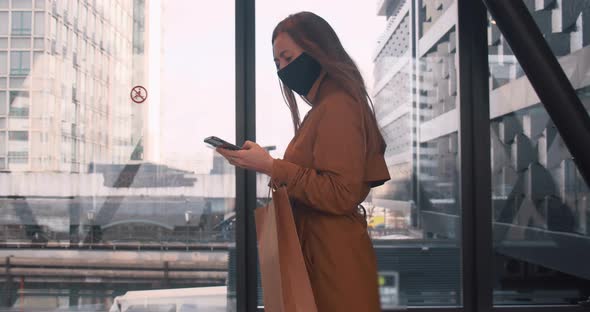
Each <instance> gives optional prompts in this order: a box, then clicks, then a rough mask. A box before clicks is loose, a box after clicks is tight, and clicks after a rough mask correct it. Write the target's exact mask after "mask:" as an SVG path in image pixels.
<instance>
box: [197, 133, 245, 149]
mask: <svg viewBox="0 0 590 312" xmlns="http://www.w3.org/2000/svg"><path fill="white" fill-rule="evenodd" d="M205 143H207V144H209V145H211V146H213V147H220V148H225V149H228V150H232V151H239V150H241V149H242V148H240V147H238V146H236V145H233V144H231V143H228V142H226V141H224V140H222V139H220V138H218V137H216V136H210V137H208V138H206V139H205Z"/></svg>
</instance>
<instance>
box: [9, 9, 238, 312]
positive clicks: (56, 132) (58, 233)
mask: <svg viewBox="0 0 590 312" xmlns="http://www.w3.org/2000/svg"><path fill="white" fill-rule="evenodd" d="M9 3H10V4H11V5H10V6H9V5H8V4H9ZM8 17H11V19H9V18H8ZM33 18H34V19H33ZM210 28H214V29H215V30H216V31H215V37H213V35H212V34H211V32H210V31H209V29H210ZM187 29H193V30H194V31H191V32H187ZM9 31H10V36H9ZM234 40H235V39H234V11H233V2H232V1H219V3H210V4H208V10H206V11H204V10H202V7H201V5H200V4H199V3H197V2H194V3H193V2H192V1H178V2H168V1H155V0H154V1H145V0H132V1H124V0H111V1H106V0H98V1H81V0H73V1H45V0H35V1H24V0H19V1H14V0H13V1H4V0H0V43H4V44H0V212H1V214H0V247H1V248H0V266H1V269H2V270H3V271H4V272H6V274H5V275H3V281H2V283H3V284H2V285H3V287H2V290H1V291H0V310H4V309H7V310H11V311H17V310H18V311H53V310H60V311H74V310H75V311H117V312H121V311H156V310H158V311H159V309H164V310H166V309H167V310H166V311H168V310H170V309H173V310H174V311H176V310H178V311H202V310H207V311H234V310H235V290H234V288H233V285H231V284H230V282H229V281H230V280H232V279H235V270H232V265H231V264H230V263H232V262H231V261H230V255H231V254H232V253H233V250H235V243H234V227H233V223H234V219H235V214H234V206H235V194H234V192H235V187H234V183H235V182H234V181H235V178H234V170H233V168H232V167H230V166H228V165H227V164H226V163H224V162H222V161H221V159H220V157H218V156H216V155H214V152H213V150H212V149H209V148H207V147H206V146H205V145H204V144H203V143H202V138H204V137H207V136H210V135H219V136H221V137H223V138H224V139H228V140H232V139H233V136H234V133H235V128H234V119H235V118H234V113H233V112H234V110H235V105H234V101H235V94H234V85H235V78H234V72H235V68H234V60H235V56H234V53H235V52H234V51H235V49H234ZM212 43H214V44H212ZM135 86H142V87H144V88H145V89H146V90H147V94H145V93H144V94H142V97H143V98H142V101H139V100H138V99H137V98H133V99H132V98H131V96H130V95H131V94H132V90H133V87H135ZM134 100H135V101H134ZM211 115H214V116H215V115H219V116H223V118H219V119H218V120H214V119H211V118H210V117H205V116H211ZM220 120H222V121H223V123H221V122H220ZM230 271H231V272H233V273H232V274H233V275H234V276H233V277H230V276H229V275H230V273H229V272H230Z"/></svg>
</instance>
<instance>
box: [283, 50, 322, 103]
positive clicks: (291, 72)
mask: <svg viewBox="0 0 590 312" xmlns="http://www.w3.org/2000/svg"><path fill="white" fill-rule="evenodd" d="M321 69H322V66H321V65H320V63H318V61H316V60H315V59H314V58H313V57H311V56H310V55H309V54H307V53H305V52H303V53H301V55H299V56H298V57H297V58H296V59H294V60H293V61H291V63H289V64H288V65H287V66H285V67H284V68H283V69H281V70H279V71H278V72H277V73H278V74H279V78H281V80H282V81H283V83H284V84H285V85H286V86H287V87H289V88H290V89H291V90H293V91H295V92H297V93H298V94H299V95H302V96H306V95H307V94H308V93H309V90H310V89H311V87H312V86H313V83H314V82H315V81H316V79H317V78H318V76H319V75H320V71H321Z"/></svg>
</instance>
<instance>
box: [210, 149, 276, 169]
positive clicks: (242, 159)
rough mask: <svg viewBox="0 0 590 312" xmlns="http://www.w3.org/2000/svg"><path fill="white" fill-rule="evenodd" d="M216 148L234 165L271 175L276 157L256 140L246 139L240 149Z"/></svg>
mask: <svg viewBox="0 0 590 312" xmlns="http://www.w3.org/2000/svg"><path fill="white" fill-rule="evenodd" d="M215 150H216V151H217V152H218V153H219V154H221V156H223V157H225V159H227V161H229V163H230V164H232V165H234V166H237V167H240V168H245V169H250V170H255V171H257V172H260V173H264V174H267V175H269V176H270V175H271V172H272V164H273V161H274V158H272V156H270V154H269V153H268V151H267V150H265V149H264V148H262V147H261V146H260V145H258V144H256V143H254V142H251V141H246V143H244V145H243V146H242V149H241V150H239V151H232V150H228V149H223V148H216V149H215Z"/></svg>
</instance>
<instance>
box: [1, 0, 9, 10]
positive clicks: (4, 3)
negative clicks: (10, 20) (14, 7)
mask: <svg viewBox="0 0 590 312" xmlns="http://www.w3.org/2000/svg"><path fill="white" fill-rule="evenodd" d="M0 8H1V9H8V0H0Z"/></svg>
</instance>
